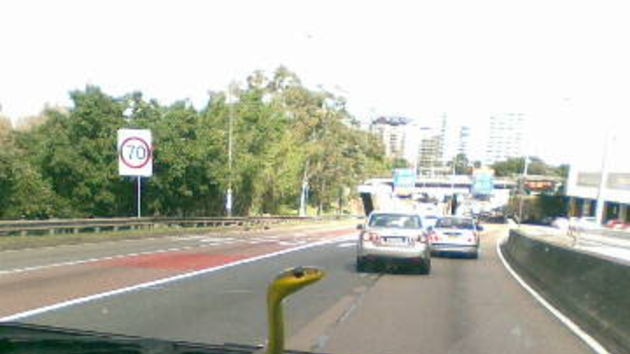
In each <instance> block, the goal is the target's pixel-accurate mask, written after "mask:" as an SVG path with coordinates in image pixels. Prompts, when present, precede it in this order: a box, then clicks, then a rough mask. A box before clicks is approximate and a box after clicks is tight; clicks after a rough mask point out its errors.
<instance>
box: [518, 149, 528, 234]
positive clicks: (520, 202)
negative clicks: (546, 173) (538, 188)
mask: <svg viewBox="0 0 630 354" xmlns="http://www.w3.org/2000/svg"><path fill="white" fill-rule="evenodd" d="M528 166H529V155H526V156H525V164H524V166H523V176H522V177H521V190H520V191H519V195H520V198H519V200H518V221H519V224H520V223H521V221H522V220H523V194H525V179H526V178H527V168H528Z"/></svg>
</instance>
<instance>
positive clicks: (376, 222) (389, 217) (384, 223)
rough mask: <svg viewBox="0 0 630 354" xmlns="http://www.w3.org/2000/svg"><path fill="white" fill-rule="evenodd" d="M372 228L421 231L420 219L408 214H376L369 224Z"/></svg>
mask: <svg viewBox="0 0 630 354" xmlns="http://www.w3.org/2000/svg"><path fill="white" fill-rule="evenodd" d="M368 225H369V226H370V227H388V228H399V229H419V228H421V227H422V222H421V221H420V217H418V216H416V215H408V214H374V215H372V217H371V218H370V222H369V224H368Z"/></svg>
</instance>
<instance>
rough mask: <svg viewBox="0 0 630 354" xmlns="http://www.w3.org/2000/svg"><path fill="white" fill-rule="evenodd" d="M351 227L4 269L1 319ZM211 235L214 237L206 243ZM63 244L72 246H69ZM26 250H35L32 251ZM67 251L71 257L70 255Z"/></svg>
mask: <svg viewBox="0 0 630 354" xmlns="http://www.w3.org/2000/svg"><path fill="white" fill-rule="evenodd" d="M348 232H351V233H353V231H351V230H350V231H349V230H348V229H340V228H334V229H330V230H326V229H324V230H322V229H321V228H320V229H307V230H306V231H305V230H301V231H299V232H296V231H295V230H294V231H291V232H284V233H278V232H276V233H273V234H266V235H257V236H256V237H252V235H251V234H249V235H241V236H240V237H237V236H234V237H227V238H226V237H224V238H221V239H220V242H219V241H217V239H218V238H216V237H210V238H207V237H206V238H200V237H192V239H193V240H187V242H197V244H194V245H192V243H191V245H192V246H191V247H189V248H181V247H180V248H178V250H176V251H173V250H172V249H173V248H172V247H169V246H170V245H169V244H165V243H164V242H165V240H147V242H146V245H137V246H138V247H140V246H142V247H144V249H150V248H151V247H154V246H155V243H156V242H159V243H161V244H162V245H163V246H164V247H168V248H167V249H171V251H155V250H153V251H148V252H134V253H133V255H129V254H126V255H121V256H116V257H110V256H103V257H101V258H95V259H94V260H92V261H89V262H77V261H76V260H74V261H72V262H69V263H65V264H62V265H58V263H53V264H52V265H51V264H48V266H44V267H40V268H34V269H31V270H28V271H13V272H6V273H4V274H0V303H2V306H1V307H0V318H2V317H5V316H11V315H13V314H15V313H19V312H23V311H28V310H30V309H33V308H37V307H42V306H48V305H52V304H55V303H60V302H66V301H73V299H77V298H82V297H85V296H90V295H93V294H98V293H103V292H111V291H115V290H116V289H120V288H124V287H130V286H134V285H136V284H140V283H146V282H153V281H156V280H159V279H164V278H169V277H174V276H178V275H180V274H185V273H190V272H194V271H200V270H203V269H206V268H211V267H215V266H221V265H224V264H227V263H230V262H234V261H238V260H243V259H248V258H251V257H258V256H261V255H265V254H268V253H273V252H278V251H282V250H285V249H290V248H294V247H298V246H301V245H308V244H309V243H313V242H318V241H321V240H326V239H328V238H335V237H339V236H340V235H343V234H347V233H348ZM208 240H211V241H212V242H207V241H208ZM175 242H181V240H180V239H179V238H178V239H177V240H175ZM85 246H86V248H88V249H90V250H91V249H92V247H93V245H85ZM114 246H115V247H113V248H114V250H111V249H108V248H107V245H99V247H100V248H99V252H100V254H101V255H104V254H111V253H112V252H114V251H117V250H119V248H120V247H123V246H120V245H114ZM62 249H63V250H64V251H67V250H68V248H66V247H63V248H62ZM71 250H72V252H70V253H71V254H72V255H73V256H75V257H80V256H81V252H76V248H74V247H73V248H71ZM51 251H57V250H51ZM26 254H27V255H31V253H30V252H27V253H26ZM63 256H64V257H68V255H67V254H64V255H63ZM78 259H80V258H78Z"/></svg>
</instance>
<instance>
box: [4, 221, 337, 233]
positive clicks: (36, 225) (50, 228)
mask: <svg viewBox="0 0 630 354" xmlns="http://www.w3.org/2000/svg"><path fill="white" fill-rule="evenodd" d="M337 218H339V217H336V216H332V217H328V216H325V217H299V216H262V217H190V218H183V217H145V218H91V219H51V220H11V221H0V236H13V235H21V236H26V235H46V234H50V235H52V234H60V233H80V232H104V231H122V230H142V229H154V228H166V227H171V228H182V227H189V228H198V227H229V226H264V225H270V224H284V223H292V222H305V221H318V220H331V219H337Z"/></svg>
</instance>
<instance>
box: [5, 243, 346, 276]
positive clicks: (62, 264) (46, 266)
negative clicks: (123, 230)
mask: <svg viewBox="0 0 630 354" xmlns="http://www.w3.org/2000/svg"><path fill="white" fill-rule="evenodd" d="M342 237H348V236H342ZM270 238H272V239H273V241H271V242H275V243H277V244H279V245H281V246H295V245H303V244H306V243H307V242H308V241H306V240H296V241H288V242H286V241H280V242H278V240H277V239H278V237H277V236H273V237H270ZM199 239H200V241H201V242H203V243H202V244H201V245H196V246H182V247H171V248H166V249H158V250H150V251H143V252H133V253H126V254H117V255H113V256H104V257H93V258H87V259H79V260H74V261H67V262H59V263H51V264H43V265H38V266H30V267H22V268H12V269H5V270H0V276H2V275H7V274H16V273H25V272H32V271H37V270H44V269H49V268H59V267H65V266H75V265H81V264H86V263H94V262H101V261H109V260H114V259H120V258H126V257H138V256H146V255H151V254H160V253H166V252H181V251H187V250H191V249H195V248H207V247H214V246H222V245H230V244H235V243H249V244H259V243H264V242H269V241H267V240H265V239H254V240H255V241H256V242H247V240H244V239H236V238H233V237H227V238H208V237H205V238H204V237H203V236H202V237H199ZM204 240H207V241H204ZM254 240H252V241H254Z"/></svg>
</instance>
